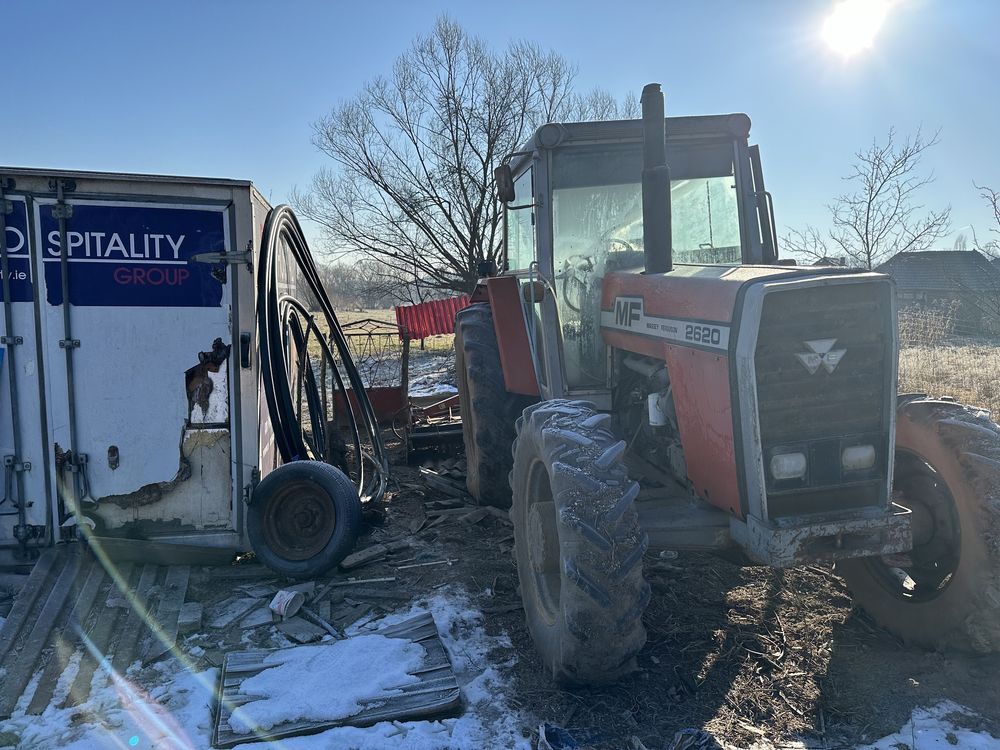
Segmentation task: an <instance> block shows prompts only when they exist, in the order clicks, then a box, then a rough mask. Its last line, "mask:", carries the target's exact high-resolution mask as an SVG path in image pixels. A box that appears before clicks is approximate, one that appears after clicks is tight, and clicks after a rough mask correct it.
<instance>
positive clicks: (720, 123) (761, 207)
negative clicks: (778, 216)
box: [504, 114, 777, 397]
mask: <svg viewBox="0 0 1000 750" xmlns="http://www.w3.org/2000/svg"><path fill="white" fill-rule="evenodd" d="M666 132H667V137H666V158H667V163H668V164H669V170H670V181H669V189H670V197H669V208H668V207H666V206H665V207H664V211H665V212H666V211H668V210H669V212H670V214H671V216H672V232H671V235H672V237H671V244H672V252H673V261H674V263H677V264H679V265H697V266H705V265H710V266H718V265H722V266H735V265H748V264H773V263H775V262H776V260H777V256H776V251H775V247H776V243H775V238H774V221H773V216H772V209H771V203H770V199H769V196H768V194H767V193H766V191H765V189H764V184H763V177H762V175H763V172H762V170H761V165H760V152H759V150H758V147H757V146H750V145H748V140H747V139H748V135H749V132H750V118H749V117H748V116H747V115H745V114H729V115H711V116H699V117H671V118H668V119H667V120H666ZM506 168H507V169H509V175H510V179H511V183H512V184H511V188H512V190H511V191H510V192H511V194H509V195H508V196H506V197H507V198H508V199H509V200H508V201H507V202H506V211H505V217H504V219H505V220H504V233H505V244H504V246H505V248H506V257H505V270H506V272H507V273H508V274H510V275H514V276H516V277H518V278H519V279H521V280H522V281H528V280H532V281H540V282H541V283H542V284H543V285H544V286H545V287H547V288H548V289H550V291H551V292H552V294H549V295H540V297H544V298H540V299H537V300H530V299H529V300H528V301H527V302H528V305H527V308H528V314H529V316H533V317H535V326H534V329H535V330H534V331H530V330H529V334H533V335H532V342H531V343H532V349H533V353H534V356H535V359H536V361H535V366H536V370H537V372H538V376H539V378H538V379H539V387H540V390H541V392H542V395H543V396H544V397H552V396H559V395H563V394H564V393H566V392H570V391H573V392H598V391H602V390H604V389H605V388H606V385H607V377H608V372H607V368H606V367H605V360H606V349H605V346H604V343H603V341H602V338H601V335H600V326H599V318H600V297H601V285H602V281H603V279H604V277H605V275H606V274H608V273H610V272H614V271H623V270H626V269H639V270H641V269H642V268H643V266H644V258H645V247H644V241H643V235H644V227H643V190H642V174H643V123H642V121H641V120H626V121H605V122H582V123H566V124H558V123H550V124H547V125H544V126H543V127H541V128H540V129H539V130H538V131H537V132H536V133H535V136H534V137H533V139H532V140H531V141H530V142H529V143H528V144H526V145H525V147H524V148H523V149H522V150H521V151H520V152H518V153H516V154H513V155H512V156H511V157H510V160H509V164H508V166H507V167H506ZM529 288H535V287H534V286H532V287H529ZM532 303H536V304H532ZM536 305H537V306H536ZM546 306H548V307H551V308H552V309H549V310H545V309H539V308H544V307H546ZM543 321H550V324H549V325H545V324H544V323H543ZM556 321H558V322H556ZM530 328H531V327H530V326H529V329H530ZM560 353H561V356H560ZM598 396H599V394H598Z"/></svg>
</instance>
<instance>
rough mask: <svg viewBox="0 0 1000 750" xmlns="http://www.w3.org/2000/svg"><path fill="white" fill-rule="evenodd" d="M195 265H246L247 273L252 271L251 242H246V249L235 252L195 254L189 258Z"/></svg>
mask: <svg viewBox="0 0 1000 750" xmlns="http://www.w3.org/2000/svg"><path fill="white" fill-rule="evenodd" d="M191 260H193V261H195V262H196V263H229V264H230V265H234V266H235V265H239V264H241V263H244V264H246V267H247V270H248V271H253V241H250V242H247V249H246V250H242V251H235V252H228V253H227V252H226V251H222V252H218V253H196V254H195V255H192V256H191Z"/></svg>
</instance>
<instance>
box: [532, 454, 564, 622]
mask: <svg viewBox="0 0 1000 750" xmlns="http://www.w3.org/2000/svg"><path fill="white" fill-rule="evenodd" d="M528 503H529V504H528V509H527V547H528V563H529V565H530V566H531V580H532V582H533V588H534V591H535V598H536V599H537V601H538V605H539V606H538V611H539V612H541V614H542V616H543V617H544V618H545V620H546V621H547V622H548V623H549V624H550V625H551V624H552V623H554V622H555V621H556V618H557V617H558V615H559V594H560V588H561V586H562V580H561V578H562V575H561V574H562V571H561V570H560V566H559V532H558V529H557V527H556V504H555V502H554V501H553V499H552V484H551V482H550V481H549V474H548V472H547V471H546V470H545V465H544V464H543V463H542V462H541V461H535V462H534V463H533V464H532V465H531V469H530V471H529V472H528Z"/></svg>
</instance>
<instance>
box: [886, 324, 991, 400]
mask: <svg viewBox="0 0 1000 750" xmlns="http://www.w3.org/2000/svg"><path fill="white" fill-rule="evenodd" d="M960 328H961V325H960V324H959V323H956V319H955V311H954V309H953V308H943V309H938V310H919V311H914V310H901V311H900V314H899V340H900V346H901V349H900V352H899V391H900V392H901V393H926V394H928V395H930V396H952V397H954V398H956V399H958V400H959V401H961V402H963V403H966V404H969V405H970V406H980V407H982V408H984V409H989V410H990V411H992V412H993V414H994V415H1000V386H998V384H997V373H1000V340H998V339H990V338H984V337H972V336H961V335H959V334H960V333H962V332H963V331H960V330H956V329H960ZM966 333H967V331H966Z"/></svg>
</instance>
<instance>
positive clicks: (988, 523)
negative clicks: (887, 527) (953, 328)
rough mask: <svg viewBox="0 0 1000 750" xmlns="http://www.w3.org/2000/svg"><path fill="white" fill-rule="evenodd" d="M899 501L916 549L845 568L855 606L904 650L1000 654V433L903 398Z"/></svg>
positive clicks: (940, 404)
mask: <svg viewBox="0 0 1000 750" xmlns="http://www.w3.org/2000/svg"><path fill="white" fill-rule="evenodd" d="M893 494H894V499H896V501H897V502H898V503H900V504H901V505H904V506H906V507H908V508H910V509H911V510H912V511H913V536H914V546H913V550H912V551H911V552H910V553H909V554H908V555H890V556H886V557H880V558H867V559H861V560H847V561H844V562H841V563H838V565H837V570H838V572H840V573H841V575H843V577H844V578H845V579H846V581H847V583H848V585H849V587H850V589H851V592H852V593H853V595H854V599H855V602H856V603H857V604H858V605H860V606H861V607H863V608H864V609H865V610H867V611H868V612H869V613H870V614H871V615H872V617H873V618H874V619H875V620H876V621H877V622H878V623H879V624H881V625H882V626H883V627H885V628H886V629H887V630H889V631H891V632H892V633H895V634H896V635H898V636H899V637H900V638H902V639H903V640H904V641H905V642H907V643H910V644H913V645H918V646H924V647H927V648H952V649H960V650H972V651H979V652H989V651H1000V427H998V426H997V425H996V424H994V423H993V422H992V421H991V420H990V418H989V415H988V414H986V413H985V412H982V411H979V410H976V409H971V408H969V407H966V406H962V405H961V404H957V403H954V402H949V401H936V400H932V399H927V398H917V399H909V400H901V405H900V407H899V409H898V411H897V415H896V468H895V471H894V474H893Z"/></svg>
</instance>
